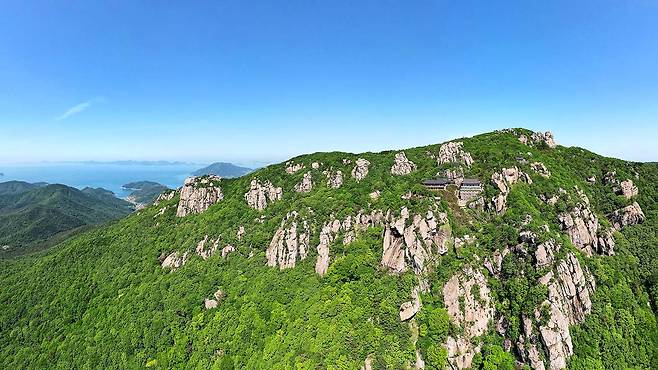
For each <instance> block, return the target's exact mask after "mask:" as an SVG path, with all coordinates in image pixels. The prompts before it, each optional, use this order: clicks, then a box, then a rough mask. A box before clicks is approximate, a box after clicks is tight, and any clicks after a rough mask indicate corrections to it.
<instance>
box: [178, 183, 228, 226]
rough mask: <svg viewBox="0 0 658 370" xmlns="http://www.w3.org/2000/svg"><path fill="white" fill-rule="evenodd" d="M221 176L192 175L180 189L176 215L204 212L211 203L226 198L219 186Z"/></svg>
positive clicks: (182, 215)
mask: <svg viewBox="0 0 658 370" xmlns="http://www.w3.org/2000/svg"><path fill="white" fill-rule="evenodd" d="M219 182H220V177H219V176H214V175H208V176H200V177H190V178H188V179H187V180H185V185H183V188H182V189H181V191H180V200H179V201H178V209H177V210H176V216H178V217H184V216H187V215H189V214H192V213H202V212H204V211H205V210H206V209H208V207H210V206H211V205H213V204H215V203H217V202H219V201H220V200H222V199H224V194H222V189H221V188H220V187H219Z"/></svg>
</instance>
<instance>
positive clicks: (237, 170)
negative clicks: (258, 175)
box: [192, 162, 253, 178]
mask: <svg viewBox="0 0 658 370" xmlns="http://www.w3.org/2000/svg"><path fill="white" fill-rule="evenodd" d="M252 171H253V169H251V168H247V167H240V166H236V165H234V164H233V163H226V162H215V163H213V164H211V165H209V166H207V167H204V168H201V169H199V170H196V171H194V172H192V174H193V175H194V176H203V175H217V176H221V177H224V178H234V177H240V176H244V175H246V174H248V173H249V172H252Z"/></svg>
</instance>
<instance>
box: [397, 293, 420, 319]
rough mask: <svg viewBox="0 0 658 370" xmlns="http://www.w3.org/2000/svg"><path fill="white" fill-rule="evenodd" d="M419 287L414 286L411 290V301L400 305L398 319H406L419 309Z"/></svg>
mask: <svg viewBox="0 0 658 370" xmlns="http://www.w3.org/2000/svg"><path fill="white" fill-rule="evenodd" d="M419 290H420V288H419V287H415V288H414V289H413V291H412V292H411V301H407V302H404V303H402V304H401V305H400V321H407V320H409V319H411V318H412V317H414V316H415V315H416V314H417V313H418V311H420V307H421V303H420V295H419V293H418V291H419Z"/></svg>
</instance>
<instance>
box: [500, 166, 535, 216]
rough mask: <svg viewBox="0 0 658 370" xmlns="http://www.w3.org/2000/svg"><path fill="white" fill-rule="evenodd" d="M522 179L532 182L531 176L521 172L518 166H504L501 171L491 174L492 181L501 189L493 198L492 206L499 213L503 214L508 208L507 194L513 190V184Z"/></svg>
mask: <svg viewBox="0 0 658 370" xmlns="http://www.w3.org/2000/svg"><path fill="white" fill-rule="evenodd" d="M521 180H523V181H525V182H527V183H528V184H531V183H532V180H531V179H530V176H528V175H527V174H525V173H523V172H521V171H520V170H519V169H518V168H517V167H512V168H503V169H501V171H500V172H494V173H493V174H492V175H491V183H492V184H493V185H495V186H496V187H497V188H498V190H500V194H498V195H497V196H495V197H493V199H491V203H492V205H493V207H492V208H493V209H494V210H495V211H496V213H497V214H503V213H504V212H505V211H506V210H507V196H508V195H509V193H510V191H511V190H512V185H514V184H516V183H517V182H519V181H521Z"/></svg>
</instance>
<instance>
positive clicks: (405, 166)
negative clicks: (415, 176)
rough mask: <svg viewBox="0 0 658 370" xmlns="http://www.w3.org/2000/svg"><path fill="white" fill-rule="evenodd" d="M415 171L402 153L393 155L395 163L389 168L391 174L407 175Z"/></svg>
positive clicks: (414, 167)
mask: <svg viewBox="0 0 658 370" xmlns="http://www.w3.org/2000/svg"><path fill="white" fill-rule="evenodd" d="M415 170H416V165H415V164H414V162H412V161H410V160H408V159H407V156H406V155H405V154H404V152H399V153H397V154H396V155H395V163H393V166H392V167H391V174H392V175H396V176H403V175H408V174H410V173H412V172H413V171H415Z"/></svg>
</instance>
